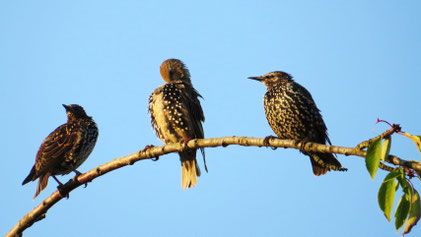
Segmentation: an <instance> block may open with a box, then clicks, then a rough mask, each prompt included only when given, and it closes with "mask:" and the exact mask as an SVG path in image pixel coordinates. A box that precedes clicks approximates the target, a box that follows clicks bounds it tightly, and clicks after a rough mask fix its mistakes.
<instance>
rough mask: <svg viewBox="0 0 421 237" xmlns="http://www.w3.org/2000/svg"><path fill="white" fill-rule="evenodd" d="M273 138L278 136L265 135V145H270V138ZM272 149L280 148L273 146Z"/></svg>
mask: <svg viewBox="0 0 421 237" xmlns="http://www.w3.org/2000/svg"><path fill="white" fill-rule="evenodd" d="M272 138H277V137H275V136H272V135H270V136H267V137H265V139H263V145H264V146H270V144H269V140H270V139H272ZM271 149H272V150H276V149H278V148H277V147H271Z"/></svg>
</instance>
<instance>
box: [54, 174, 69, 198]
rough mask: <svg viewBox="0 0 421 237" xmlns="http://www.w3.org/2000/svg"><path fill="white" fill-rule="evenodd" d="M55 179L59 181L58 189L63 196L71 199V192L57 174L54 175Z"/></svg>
mask: <svg viewBox="0 0 421 237" xmlns="http://www.w3.org/2000/svg"><path fill="white" fill-rule="evenodd" d="M52 176H53V178H54V180H55V181H57V183H58V186H57V190H58V192H59V193H60V195H61V196H62V197H65V198H67V199H69V192H68V191H67V190H66V189H65V187H64V185H63V184H62V183H61V182H60V181H59V180H58V179H57V178H56V176H54V175H52Z"/></svg>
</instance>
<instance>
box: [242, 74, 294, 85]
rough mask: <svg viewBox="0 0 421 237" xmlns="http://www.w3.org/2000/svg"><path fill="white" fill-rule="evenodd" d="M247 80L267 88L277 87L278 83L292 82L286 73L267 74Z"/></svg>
mask: <svg viewBox="0 0 421 237" xmlns="http://www.w3.org/2000/svg"><path fill="white" fill-rule="evenodd" d="M249 79H253V80H256V81H260V82H263V84H265V86H267V87H268V88H272V87H273V86H275V85H278V84H280V83H283V82H290V81H292V76H291V75H289V74H288V73H286V72H282V71H275V72H269V73H267V74H265V75H263V76H260V77H249Z"/></svg>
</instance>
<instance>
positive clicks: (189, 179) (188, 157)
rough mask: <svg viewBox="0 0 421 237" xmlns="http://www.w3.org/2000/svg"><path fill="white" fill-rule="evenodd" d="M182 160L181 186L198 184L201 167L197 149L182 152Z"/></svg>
mask: <svg viewBox="0 0 421 237" xmlns="http://www.w3.org/2000/svg"><path fill="white" fill-rule="evenodd" d="M179 154H180V161H181V187H182V188H183V189H186V188H190V187H193V186H195V185H196V184H197V176H200V169H199V166H198V165H197V161H196V150H189V151H184V152H180V153H179Z"/></svg>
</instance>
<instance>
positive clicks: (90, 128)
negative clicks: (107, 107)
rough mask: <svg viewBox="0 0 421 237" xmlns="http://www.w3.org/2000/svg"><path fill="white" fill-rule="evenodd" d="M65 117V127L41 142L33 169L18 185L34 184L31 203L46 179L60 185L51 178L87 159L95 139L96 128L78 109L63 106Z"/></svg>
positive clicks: (71, 169)
mask: <svg viewBox="0 0 421 237" xmlns="http://www.w3.org/2000/svg"><path fill="white" fill-rule="evenodd" d="M63 106H64V108H65V109H66V113H67V123H65V124H63V125H61V126H59V127H58V128H56V129H55V130H54V131H53V132H52V133H50V135H48V137H47V138H45V140H44V141H43V142H42V144H41V147H40V148H39V150H38V152H37V155H36V158H35V165H34V166H33V167H32V169H31V172H30V173H29V175H28V176H27V177H26V178H25V180H24V181H23V183H22V185H24V184H26V183H28V182H30V181H35V180H36V179H38V178H39V180H38V185H37V190H36V192H35V196H34V199H35V198H36V197H37V196H38V194H39V193H40V192H41V191H42V190H44V189H45V188H46V187H47V184H48V178H49V177H50V176H53V178H54V179H55V180H56V181H57V182H58V183H59V186H60V185H62V184H61V183H60V182H59V181H58V179H57V178H56V177H55V175H59V174H61V175H65V174H68V173H70V172H72V171H74V172H76V174H77V175H78V174H80V173H79V172H78V171H77V170H76V169H77V168H78V167H79V166H80V165H81V164H82V163H83V162H85V160H86V159H87V158H88V156H89V155H90V154H91V152H92V150H93V149H94V147H95V144H96V140H97V138H98V127H97V126H96V123H95V122H94V120H93V119H92V117H89V116H88V115H87V114H86V112H85V110H84V109H83V108H82V106H80V105H76V104H72V105H63Z"/></svg>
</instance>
